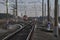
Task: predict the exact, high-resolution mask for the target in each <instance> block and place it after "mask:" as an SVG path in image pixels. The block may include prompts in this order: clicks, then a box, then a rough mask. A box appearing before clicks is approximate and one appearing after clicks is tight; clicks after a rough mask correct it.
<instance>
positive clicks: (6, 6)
mask: <svg viewBox="0 0 60 40" xmlns="http://www.w3.org/2000/svg"><path fill="white" fill-rule="evenodd" d="M6 16H7V17H6V22H7V23H6V24H8V23H9V20H8V0H6Z"/></svg>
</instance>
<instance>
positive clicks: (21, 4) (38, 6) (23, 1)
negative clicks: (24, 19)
mask: <svg viewBox="0 0 60 40" xmlns="http://www.w3.org/2000/svg"><path fill="white" fill-rule="evenodd" d="M5 1H6V0H0V13H6V6H5V4H1V2H3V3H5ZM13 2H15V0H9V8H8V9H9V11H8V12H9V13H10V14H13V12H12V7H11V6H12V4H15V3H13ZM45 3H46V6H47V0H44V4H45ZM59 4H60V0H59ZM50 5H51V13H50V15H51V16H53V15H54V14H53V13H54V0H50ZM46 8H47V7H46ZM25 10H26V15H28V16H31V17H35V16H38V17H39V16H42V0H18V16H21V13H22V16H23V15H25ZM36 13H37V14H36ZM46 15H47V9H46Z"/></svg>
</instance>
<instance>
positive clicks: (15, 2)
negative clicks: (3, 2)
mask: <svg viewBox="0 0 60 40" xmlns="http://www.w3.org/2000/svg"><path fill="white" fill-rule="evenodd" d="M15 3H16V16H17V15H18V14H17V0H15Z"/></svg>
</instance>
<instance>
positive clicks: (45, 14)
mask: <svg viewBox="0 0 60 40" xmlns="http://www.w3.org/2000/svg"><path fill="white" fill-rule="evenodd" d="M45 16H46V4H45Z"/></svg>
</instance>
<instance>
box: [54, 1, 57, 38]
mask: <svg viewBox="0 0 60 40" xmlns="http://www.w3.org/2000/svg"><path fill="white" fill-rule="evenodd" d="M57 9H58V0H55V11H54V19H55V21H54V23H55V24H54V36H56V37H58V10H57Z"/></svg>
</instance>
